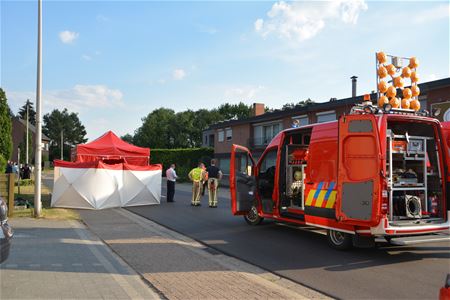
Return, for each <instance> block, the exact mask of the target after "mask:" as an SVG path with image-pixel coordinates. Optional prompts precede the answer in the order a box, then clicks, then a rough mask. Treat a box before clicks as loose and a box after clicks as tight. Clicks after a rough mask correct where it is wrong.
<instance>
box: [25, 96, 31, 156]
mask: <svg viewBox="0 0 450 300" xmlns="http://www.w3.org/2000/svg"><path fill="white" fill-rule="evenodd" d="M28 101H29V99H27V133H26V134H25V135H26V143H27V144H26V146H25V150H26V154H25V163H26V164H28V153H29V148H28V143H29V142H28V132H30V131H29V128H28V120H29V118H30V117H29V115H28V114H29V112H28Z"/></svg>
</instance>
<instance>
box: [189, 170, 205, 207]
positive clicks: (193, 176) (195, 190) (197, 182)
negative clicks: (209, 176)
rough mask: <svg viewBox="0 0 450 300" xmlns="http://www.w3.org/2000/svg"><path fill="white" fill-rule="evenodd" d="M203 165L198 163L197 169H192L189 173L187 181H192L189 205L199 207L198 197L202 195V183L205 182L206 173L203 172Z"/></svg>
mask: <svg viewBox="0 0 450 300" xmlns="http://www.w3.org/2000/svg"><path fill="white" fill-rule="evenodd" d="M204 167H205V165H204V164H203V163H198V166H197V168H194V169H192V170H191V171H190V172H189V175H188V176H189V179H190V180H191V181H192V202H191V205H193V206H199V205H200V197H201V195H202V186H203V181H204V180H205V175H206V172H205V170H204Z"/></svg>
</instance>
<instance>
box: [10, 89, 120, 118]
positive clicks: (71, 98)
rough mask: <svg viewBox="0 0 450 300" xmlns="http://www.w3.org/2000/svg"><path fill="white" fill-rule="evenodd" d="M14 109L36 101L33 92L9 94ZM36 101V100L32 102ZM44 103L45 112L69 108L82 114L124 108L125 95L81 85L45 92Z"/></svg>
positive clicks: (115, 91) (115, 90) (112, 90)
mask: <svg viewBox="0 0 450 300" xmlns="http://www.w3.org/2000/svg"><path fill="white" fill-rule="evenodd" d="M7 96H8V100H9V102H10V103H11V104H12V105H11V106H12V109H13V110H14V109H18V108H19V107H20V106H21V105H23V103H24V102H25V101H26V99H35V96H36V94H35V93H33V92H14V91H8V92H7ZM32 101H34V100H32ZM42 103H43V106H44V110H45V111H50V110H52V109H55V108H56V109H63V108H67V109H68V110H70V111H74V112H80V111H83V110H85V109H93V108H115V107H123V106H124V103H123V94H122V92H121V91H120V90H117V89H110V88H108V87H107V86H105V85H81V84H77V85H75V86H74V87H73V88H70V89H63V90H46V91H43V95H42Z"/></svg>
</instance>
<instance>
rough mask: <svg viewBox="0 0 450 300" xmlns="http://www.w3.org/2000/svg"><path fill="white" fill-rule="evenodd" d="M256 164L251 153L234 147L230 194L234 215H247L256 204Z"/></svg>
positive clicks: (236, 146)
mask: <svg viewBox="0 0 450 300" xmlns="http://www.w3.org/2000/svg"><path fill="white" fill-rule="evenodd" d="M254 166H255V162H254V160H253V157H252V155H251V153H250V151H249V150H248V149H247V148H245V147H242V146H239V145H233V146H232V148H231V160H230V192H231V210H232V212H233V215H245V214H247V212H248V211H250V208H251V207H252V205H253V204H254V201H255V190H256V178H255V176H254Z"/></svg>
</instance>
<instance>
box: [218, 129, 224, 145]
mask: <svg viewBox="0 0 450 300" xmlns="http://www.w3.org/2000/svg"><path fill="white" fill-rule="evenodd" d="M224 137H225V135H224V132H223V130H220V131H219V132H218V137H217V140H218V141H219V142H223V140H224Z"/></svg>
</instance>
